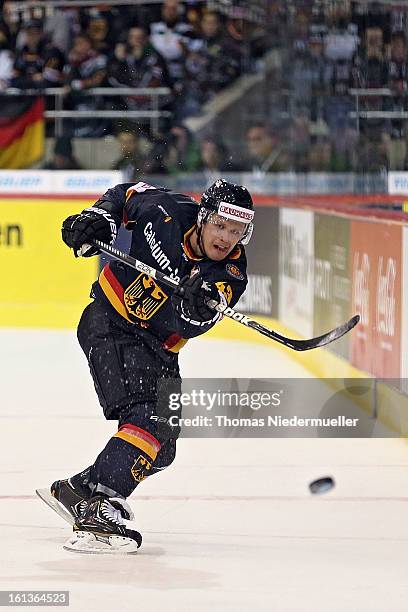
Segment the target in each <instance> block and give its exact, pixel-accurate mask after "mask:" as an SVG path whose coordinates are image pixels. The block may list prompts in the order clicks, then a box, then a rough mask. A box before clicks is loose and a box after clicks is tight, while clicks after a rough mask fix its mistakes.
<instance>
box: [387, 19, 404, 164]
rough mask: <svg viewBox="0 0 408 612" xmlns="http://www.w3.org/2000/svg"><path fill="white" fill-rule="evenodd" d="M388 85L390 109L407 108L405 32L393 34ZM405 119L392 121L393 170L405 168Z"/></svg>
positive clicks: (390, 149) (391, 149) (390, 150)
mask: <svg viewBox="0 0 408 612" xmlns="http://www.w3.org/2000/svg"><path fill="white" fill-rule="evenodd" d="M388 85H389V87H390V89H391V90H392V92H393V93H394V96H393V97H392V98H390V99H389V102H390V106H389V110H392V111H405V110H407V103H406V95H407V91H408V63H407V46H406V40H405V34H404V32H401V31H399V32H394V33H393V34H392V36H391V47H390V60H389V62H388ZM404 125H405V124H404V121H402V120H400V119H394V120H392V121H391V130H390V142H389V157H390V167H391V168H392V170H404V164H405V156H406V142H405V138H404V135H405V129H404Z"/></svg>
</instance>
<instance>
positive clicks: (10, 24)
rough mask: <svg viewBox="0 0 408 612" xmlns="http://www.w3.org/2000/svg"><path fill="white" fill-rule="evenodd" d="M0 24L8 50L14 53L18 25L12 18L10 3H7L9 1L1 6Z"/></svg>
mask: <svg viewBox="0 0 408 612" xmlns="http://www.w3.org/2000/svg"><path fill="white" fill-rule="evenodd" d="M1 8H2V10H1ZM0 23H1V27H2V29H4V31H5V33H6V36H7V40H8V43H9V45H10V49H11V50H12V51H14V50H15V48H16V40H17V36H18V33H19V29H20V24H19V21H18V20H16V19H14V18H13V11H12V2H9V0H5V1H4V2H3V6H2V7H0Z"/></svg>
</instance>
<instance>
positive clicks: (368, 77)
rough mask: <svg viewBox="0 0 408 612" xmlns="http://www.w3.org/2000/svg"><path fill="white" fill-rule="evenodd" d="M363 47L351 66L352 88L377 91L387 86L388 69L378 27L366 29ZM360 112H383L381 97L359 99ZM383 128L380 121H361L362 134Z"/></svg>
mask: <svg viewBox="0 0 408 612" xmlns="http://www.w3.org/2000/svg"><path fill="white" fill-rule="evenodd" d="M364 41H365V44H364V47H363V48H362V49H361V51H359V54H358V55H357V56H356V57H355V60H354V66H353V86H354V87H357V88H365V89H378V88H383V87H387V85H388V67H387V62H386V60H385V56H384V44H383V33H382V30H381V29H380V28H378V27H374V28H367V30H366V33H365V37H364ZM360 103H361V110H369V111H381V110H383V98H382V96H367V97H360ZM383 127H384V120H382V119H362V120H361V121H360V129H361V130H362V131H363V132H367V133H368V132H370V131H374V132H377V131H378V129H380V128H381V129H382V128H383Z"/></svg>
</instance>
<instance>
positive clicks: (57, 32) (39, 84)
mask: <svg viewBox="0 0 408 612" xmlns="http://www.w3.org/2000/svg"><path fill="white" fill-rule="evenodd" d="M1 4H3V7H2V16H1V17H0V91H1V89H5V88H7V87H17V88H22V89H32V88H35V89H40V88H41V89H42V88H45V87H63V88H64V89H65V91H66V93H67V98H66V100H65V106H64V108H66V109H79V110H101V109H120V110H122V109H123V110H126V109H128V110H138V111H140V110H143V109H147V108H151V101H150V97H147V96H144V97H143V96H127V97H121V98H120V99H117V98H116V99H115V98H108V99H106V98H103V97H95V96H92V97H91V96H88V97H86V96H85V95H84V92H86V90H87V89H89V88H94V87H112V88H117V87H148V88H157V87H166V88H169V94H168V95H167V96H165V97H164V98H160V103H159V108H166V109H168V110H170V111H171V115H172V116H173V117H174V118H175V120H176V121H181V120H183V119H185V118H186V117H188V116H191V115H195V114H199V113H200V111H201V108H202V106H203V104H204V103H205V102H207V101H209V100H210V99H211V98H212V97H213V96H214V95H215V94H216V93H217V92H219V91H220V90H221V89H222V88H224V87H225V86H227V85H229V84H231V83H232V82H233V81H234V80H235V79H236V78H237V77H239V76H240V75H241V74H242V73H243V72H244V71H246V70H251V68H252V67H253V61H254V58H255V59H256V55H257V53H259V49H258V43H256V44H255V46H254V53H252V52H251V50H250V51H248V49H250V47H251V36H250V35H249V36H246V35H245V40H244V34H243V32H242V27H240V23H239V22H240V21H241V20H239V19H238V20H236V19H229V18H228V17H226V16H224V15H221V14H220V13H217V12H211V11H209V10H208V8H207V7H206V3H205V2H203V1H201V2H196V3H189V2H186V3H183V2H181V1H180V0H164V2H163V3H162V4H159V3H158V4H147V5H143V4H142V5H140V4H136V5H135V6H127V5H122V6H120V7H119V6H117V7H115V6H111V7H109V5H102V6H100V7H98V8H92V7H91V8H83V9H80V8H74V7H73V8H70V7H69V8H61V9H58V10H55V11H54V12H53V14H52V15H51V16H47V15H45V16H44V17H43V18H42V19H38V18H34V19H28V20H23V19H22V17H21V16H20V17H19V19H18V20H17V19H16V14H15V13H13V11H12V6H11V5H12V3H10V2H8V1H7V0H6V1H5V2H2V3H1ZM114 127H115V126H114ZM87 129H88V132H87ZM107 129H108V128H107V126H106V125H99V126H97V127H95V122H92V121H88V122H87V124H86V123H85V122H83V123H81V124H80V125H79V126H78V125H74V126H73V127H72V129H71V132H72V134H71V135H73V136H99V135H101V132H104V133H106V131H107ZM111 129H112V126H111Z"/></svg>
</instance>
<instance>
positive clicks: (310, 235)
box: [279, 208, 314, 338]
mask: <svg viewBox="0 0 408 612" xmlns="http://www.w3.org/2000/svg"><path fill="white" fill-rule="evenodd" d="M313 216H314V213H313V212H312V211H309V210H299V209H295V208H282V209H281V211H280V218H279V238H280V244H279V319H280V321H281V322H282V323H283V324H284V325H285V326H287V327H290V328H291V329H293V330H294V331H295V332H297V333H298V334H301V335H302V336H305V337H307V338H308V337H310V336H312V335H313V305H314V218H313Z"/></svg>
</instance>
